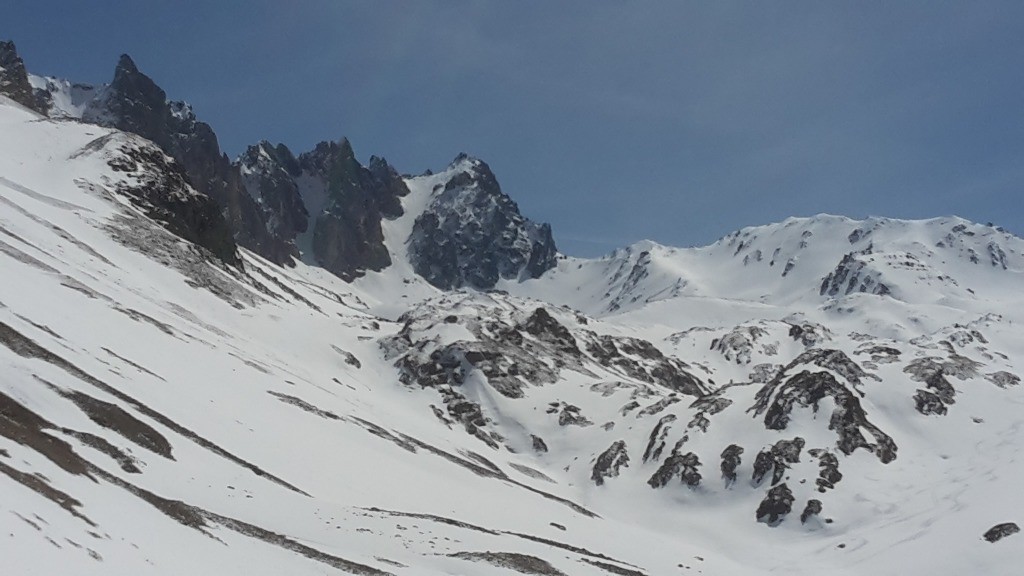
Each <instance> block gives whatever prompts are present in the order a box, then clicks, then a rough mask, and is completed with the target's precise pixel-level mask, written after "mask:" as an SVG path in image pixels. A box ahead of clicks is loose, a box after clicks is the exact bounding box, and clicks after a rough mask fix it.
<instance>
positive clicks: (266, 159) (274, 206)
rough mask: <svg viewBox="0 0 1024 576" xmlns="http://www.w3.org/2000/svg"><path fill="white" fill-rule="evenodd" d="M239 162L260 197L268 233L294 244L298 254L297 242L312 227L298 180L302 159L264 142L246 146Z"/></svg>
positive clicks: (247, 185)
mask: <svg viewBox="0 0 1024 576" xmlns="http://www.w3.org/2000/svg"><path fill="white" fill-rule="evenodd" d="M238 164H239V166H240V167H241V171H242V182H243V185H244V186H245V189H246V191H247V192H248V193H249V195H250V196H251V197H253V198H254V199H255V200H256V203H257V205H258V206H259V208H260V212H261V213H262V215H263V220H264V221H265V222H266V223H267V230H268V232H270V233H271V234H273V235H274V236H275V237H276V238H278V239H280V240H281V241H282V242H283V243H285V244H288V245H290V247H291V248H292V253H291V256H293V257H297V256H298V255H299V254H298V250H297V249H296V248H295V245H294V243H293V242H294V240H295V237H296V236H297V235H299V234H301V233H303V232H305V231H306V230H307V228H308V226H309V213H308V212H307V211H306V206H305V204H303V202H302V196H301V195H300V194H299V187H298V185H297V184H296V183H295V178H297V177H298V176H299V174H301V170H300V169H299V163H298V160H297V159H296V158H295V156H294V155H293V154H292V152H291V150H289V149H288V147H287V146H285V145H284V144H278V145H277V146H272V145H271V144H270V143H269V142H267V141H263V142H260V143H259V144H257V145H255V146H250V147H249V148H248V149H246V151H245V153H244V154H242V156H241V157H240V158H239V159H238Z"/></svg>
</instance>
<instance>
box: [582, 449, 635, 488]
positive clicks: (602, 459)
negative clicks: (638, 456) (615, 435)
mask: <svg viewBox="0 0 1024 576" xmlns="http://www.w3.org/2000/svg"><path fill="white" fill-rule="evenodd" d="M622 467H626V468H628V467H629V454H628V452H627V451H626V442H625V441H624V440H619V441H617V442H614V443H612V445H611V446H609V447H608V449H607V450H605V451H604V452H602V453H601V455H600V456H598V457H597V461H596V462H595V463H594V469H593V473H592V474H591V476H590V479H591V480H593V481H594V483H595V484H597V485H598V486H601V485H602V484H604V480H605V478H614V477H616V476H618V475H619V468H622Z"/></svg>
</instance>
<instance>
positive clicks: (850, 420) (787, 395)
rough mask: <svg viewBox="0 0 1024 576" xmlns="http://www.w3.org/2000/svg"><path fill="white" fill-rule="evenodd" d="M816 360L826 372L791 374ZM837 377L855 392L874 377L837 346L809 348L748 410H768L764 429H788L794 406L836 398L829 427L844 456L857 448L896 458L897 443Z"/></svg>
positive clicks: (815, 406) (813, 406) (885, 458)
mask: <svg viewBox="0 0 1024 576" xmlns="http://www.w3.org/2000/svg"><path fill="white" fill-rule="evenodd" d="M806 364H812V365H816V366H820V367H822V368H825V369H826V370H828V371H827V372H826V371H821V372H811V371H809V370H803V371H802V372H800V373H798V374H796V375H794V376H789V377H787V374H788V372H789V371H791V370H793V369H794V368H796V367H797V366H801V365H806ZM836 375H839V376H841V377H843V378H844V380H846V381H847V382H849V383H850V384H851V386H852V387H853V388H854V390H856V389H858V388H859V387H860V383H861V381H862V378H865V377H871V378H875V377H874V376H871V375H869V374H867V373H866V372H864V370H863V369H861V368H860V367H859V366H857V364H856V363H855V362H853V361H852V360H850V358H849V357H848V356H846V354H844V353H842V352H841V351H838V350H809V351H807V352H805V353H804V354H801V355H800V356H798V357H797V358H796V359H795V360H794V361H793V362H791V363H790V364H789V365H787V366H786V367H785V368H783V369H782V370H780V371H779V373H778V374H777V375H776V376H775V378H773V379H772V381H771V382H769V383H768V384H766V385H765V386H764V387H763V388H762V389H761V390H759V391H758V393H757V402H756V403H755V404H754V406H752V407H751V408H750V409H749V411H753V412H754V413H755V414H758V415H759V414H762V413H764V414H765V418H764V423H765V427H766V428H768V429H770V430H785V429H786V426H787V425H788V423H789V419H790V415H791V414H792V410H793V408H794V407H795V406H803V407H809V408H811V409H813V410H814V411H815V412H817V410H818V405H819V402H821V400H822V399H824V398H825V397H831V398H832V400H833V402H834V404H835V408H834V409H833V411H832V415H831V417H830V419H829V429H830V430H833V431H835V432H836V434H837V436H838V440H837V442H836V446H837V447H838V448H839V449H840V450H842V452H843V453H844V454H847V455H849V454H851V453H852V452H853V451H854V450H856V449H857V448H865V449H867V450H869V451H871V452H874V453H875V455H876V456H878V458H879V459H880V460H881V461H882V462H883V463H888V462H891V461H892V460H894V459H895V458H896V443H895V442H894V441H893V440H892V438H891V437H890V436H889V435H888V434H885V433H884V432H882V430H881V429H879V428H878V427H877V426H875V425H874V424H872V423H871V422H870V421H869V420H868V419H867V414H866V412H865V411H864V409H863V407H861V404H860V400H859V398H858V397H857V395H856V394H855V393H854V391H853V390H851V389H850V388H847V387H846V386H844V385H843V384H841V383H840V382H839V381H838V380H837V379H836ZM862 430H867V431H868V432H869V433H870V434H871V435H872V437H873V439H874V442H868V441H867V439H866V438H865V437H864V434H863V433H862Z"/></svg>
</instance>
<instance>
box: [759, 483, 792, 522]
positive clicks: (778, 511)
mask: <svg viewBox="0 0 1024 576" xmlns="http://www.w3.org/2000/svg"><path fill="white" fill-rule="evenodd" d="M794 499H795V498H794V497H793V492H792V491H791V490H790V489H789V486H786V484H785V483H783V484H779V485H778V486H775V487H774V488H772V489H771V490H769V491H768V494H767V495H766V496H765V497H764V500H762V501H761V505H760V506H758V507H757V514H756V516H757V521H758V522H764V523H766V524H768V525H769V526H777V525H778V524H779V523H780V522H782V519H783V518H784V517H785V516H786V515H787V514H789V513H790V512H791V511H792V510H793V500H794Z"/></svg>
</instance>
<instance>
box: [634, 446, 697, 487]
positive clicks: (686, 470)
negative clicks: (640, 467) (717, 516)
mask: <svg viewBox="0 0 1024 576" xmlns="http://www.w3.org/2000/svg"><path fill="white" fill-rule="evenodd" d="M685 441H686V437H685V436H684V437H683V439H682V440H680V441H679V442H677V443H676V445H675V447H674V448H673V449H672V454H671V455H670V456H669V457H668V458H665V461H664V462H662V463H661V467H660V468H658V470H657V471H656V472H655V473H654V475H653V476H651V478H650V480H648V481H647V484H648V485H650V487H651V488H663V487H664V486H665V485H666V484H668V483H669V481H670V480H672V479H673V478H676V477H678V478H679V480H680V481H681V482H682V483H683V484H686V485H687V486H690V487H691V488H692V487H694V486H698V485H699V484H700V481H701V475H700V471H699V470H698V469H699V468H700V459H699V458H698V457H697V455H696V454H694V453H693V452H687V453H686V454H681V453H680V450H679V449H680V448H681V447H682V445H683V443H684V442H685Z"/></svg>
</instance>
